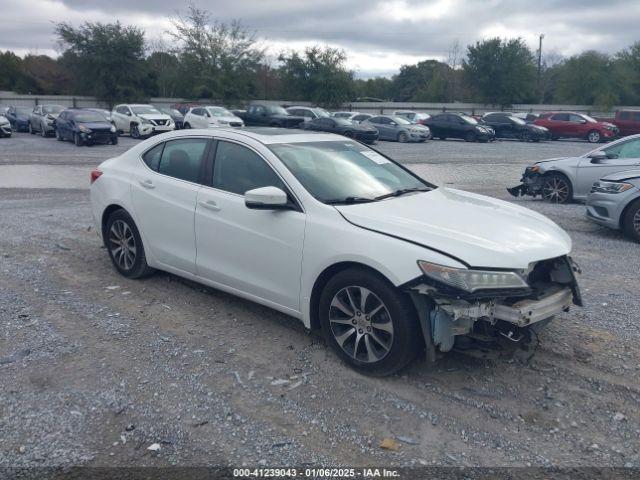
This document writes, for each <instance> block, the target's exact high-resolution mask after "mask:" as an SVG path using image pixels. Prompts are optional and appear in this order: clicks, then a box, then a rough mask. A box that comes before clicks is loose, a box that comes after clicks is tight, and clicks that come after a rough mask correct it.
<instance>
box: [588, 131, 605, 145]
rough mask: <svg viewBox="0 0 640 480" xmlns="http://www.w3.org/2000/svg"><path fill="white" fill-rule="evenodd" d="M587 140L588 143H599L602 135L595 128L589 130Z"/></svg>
mask: <svg viewBox="0 0 640 480" xmlns="http://www.w3.org/2000/svg"><path fill="white" fill-rule="evenodd" d="M587 141H588V142H589V143H600V142H601V141H602V135H600V132H599V131H597V130H591V131H590V132H589V134H588V135H587Z"/></svg>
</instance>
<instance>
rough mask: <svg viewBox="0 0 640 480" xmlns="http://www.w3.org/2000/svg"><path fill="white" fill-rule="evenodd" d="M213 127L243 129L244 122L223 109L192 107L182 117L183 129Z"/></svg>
mask: <svg viewBox="0 0 640 480" xmlns="http://www.w3.org/2000/svg"><path fill="white" fill-rule="evenodd" d="M213 127H244V122H243V121H242V119H241V118H239V117H236V116H235V115H234V114H233V113H231V112H230V111H229V110H227V109H226V108H224V107H193V108H192V109H191V110H189V111H188V112H187V114H186V115H185V116H184V128H213Z"/></svg>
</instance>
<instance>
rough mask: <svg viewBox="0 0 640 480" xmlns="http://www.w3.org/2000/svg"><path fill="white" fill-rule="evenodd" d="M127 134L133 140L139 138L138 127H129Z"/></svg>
mask: <svg viewBox="0 0 640 480" xmlns="http://www.w3.org/2000/svg"><path fill="white" fill-rule="evenodd" d="M129 134H130V135H131V138H135V139H136V140H137V139H139V138H140V130H138V125H131V127H130V129H129Z"/></svg>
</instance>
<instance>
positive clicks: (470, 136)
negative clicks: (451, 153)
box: [464, 132, 477, 142]
mask: <svg viewBox="0 0 640 480" xmlns="http://www.w3.org/2000/svg"><path fill="white" fill-rule="evenodd" d="M476 140H477V138H476V134H475V133H473V132H468V133H467V134H466V135H465V136H464V141H465V142H475V141H476Z"/></svg>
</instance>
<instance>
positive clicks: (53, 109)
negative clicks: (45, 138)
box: [42, 105, 64, 113]
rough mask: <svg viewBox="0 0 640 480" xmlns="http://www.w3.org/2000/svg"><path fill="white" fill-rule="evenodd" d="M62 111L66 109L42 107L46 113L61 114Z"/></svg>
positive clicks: (49, 106)
mask: <svg viewBox="0 0 640 480" xmlns="http://www.w3.org/2000/svg"><path fill="white" fill-rule="evenodd" d="M62 110H64V108H62V107H61V106H60V105H45V106H44V107H42V111H43V112H44V113H60V112H61V111H62Z"/></svg>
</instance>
